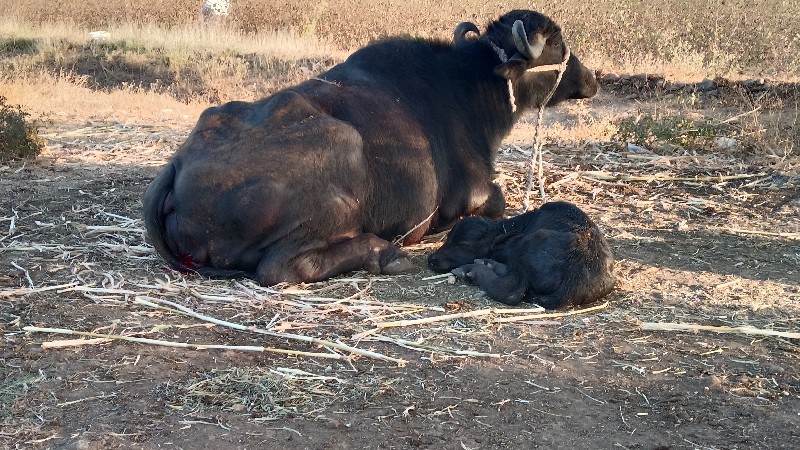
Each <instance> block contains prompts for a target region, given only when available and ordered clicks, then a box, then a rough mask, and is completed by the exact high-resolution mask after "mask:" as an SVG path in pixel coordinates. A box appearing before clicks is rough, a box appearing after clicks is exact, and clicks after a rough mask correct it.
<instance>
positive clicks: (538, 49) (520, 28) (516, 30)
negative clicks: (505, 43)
mask: <svg viewBox="0 0 800 450" xmlns="http://www.w3.org/2000/svg"><path fill="white" fill-rule="evenodd" d="M511 34H512V36H513V38H514V45H515V46H516V47H517V50H518V51H519V52H520V54H522V56H524V57H526V58H528V59H536V58H538V57H539V56H541V55H542V52H543V51H544V43H545V39H544V36H542V35H541V34H539V33H537V34H536V38H535V39H536V43H535V44H534V45H533V46H531V43H530V42H528V34H527V33H526V32H525V25H523V24H522V21H521V20H517V21H516V22H514V26H513V27H512V28H511Z"/></svg>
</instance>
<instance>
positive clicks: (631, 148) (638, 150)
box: [625, 142, 650, 153]
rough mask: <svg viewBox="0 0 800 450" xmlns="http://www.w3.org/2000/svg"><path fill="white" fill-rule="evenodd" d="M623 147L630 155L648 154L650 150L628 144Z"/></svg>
mask: <svg viewBox="0 0 800 450" xmlns="http://www.w3.org/2000/svg"><path fill="white" fill-rule="evenodd" d="M625 147H626V148H627V149H628V151H629V152H631V153H650V150H648V149H646V148H644V147H641V146H638V145H636V144H631V143H630V142H628V144H627V145H626V146H625Z"/></svg>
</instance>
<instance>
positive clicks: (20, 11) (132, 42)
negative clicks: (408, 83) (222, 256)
mask: <svg viewBox="0 0 800 450" xmlns="http://www.w3.org/2000/svg"><path fill="white" fill-rule="evenodd" d="M233 3H234V6H233V14H232V17H231V18H230V20H229V21H228V22H227V23H225V24H223V25H222V26H218V27H198V26H197V24H196V18H197V13H198V10H199V7H200V4H201V1H200V0H197V1H188V2H187V1H183V2H179V1H175V0H172V1H166V0H165V1H157V0H139V1H124V0H108V1H97V2H86V1H76V0H63V1H51V0H17V1H8V0H0V96H4V97H6V98H7V99H8V103H9V104H13V105H22V106H23V108H24V109H25V110H26V111H29V112H30V113H31V117H35V118H36V119H38V124H39V126H40V127H41V129H40V134H41V138H42V139H43V140H44V141H45V142H46V143H47V146H46V149H45V150H44V152H43V153H42V155H41V157H40V158H38V159H37V160H36V161H12V162H10V163H3V164H0V333H1V334H2V339H3V341H2V342H0V447H3V446H6V447H8V448H81V449H105V448H148V449H149V448H156V447H160V446H169V445H173V446H175V447H179V448H185V449H197V448H209V447H213V448H233V447H237V448H245V447H246V448H265V447H269V446H284V447H287V448H315V449H316V448H348V447H347V444H348V443H352V442H358V443H359V446H362V447H364V448H420V447H422V448H432V449H441V448H446V449H467V448H499V449H504V450H505V449H508V448H525V449H528V448H534V446H541V447H543V448H569V447H573V448H623V449H625V448H641V449H658V450H666V449H679V448H690V449H734V448H738V449H748V450H749V449H756V448H759V449H770V450H773V449H778V448H786V449H794V448H796V442H800V435H798V430H800V415H799V414H798V411H800V377H798V373H800V346H798V345H797V340H796V339H797V337H796V335H797V333H796V332H797V330H798V324H799V323H800V322H799V321H800V319H799V318H798V310H799V309H800V283H799V282H798V273H800V245H798V243H800V240H799V239H798V238H800V235H799V234H798V233H800V219H798V217H800V190H799V189H800V188H799V187H798V186H800V147H799V146H798V145H799V144H800V127H798V122H799V121H800V106H799V105H800V103H799V102H800V92H799V91H798V81H800V25H798V22H797V17H800V1H787V0H774V1H762V2H753V1H745V0H724V1H723V0H713V1H688V0H661V1H636V0H608V1H586V0H560V1H551V0H543V1H537V2H535V7H536V9H538V10H540V11H542V12H545V13H546V14H548V15H550V16H551V17H552V18H554V19H555V20H556V21H557V22H558V23H560V24H561V25H562V26H563V28H564V32H565V35H566V38H567V41H568V42H569V43H570V45H571V47H572V50H573V52H574V53H575V54H577V55H579V56H580V57H581V59H582V60H583V62H584V63H586V65H587V66H589V67H593V68H596V69H598V70H599V71H600V77H601V84H602V90H601V93H600V95H598V96H597V97H596V98H595V99H592V100H591V101H589V102H577V103H569V104H566V105H563V106H560V107H558V108H554V109H550V110H548V112H547V114H546V117H545V118H546V123H545V126H544V135H545V138H546V146H545V150H546V152H545V164H546V173H547V176H548V179H549V181H550V184H549V185H548V192H549V193H550V195H551V196H552V197H553V198H558V199H565V200H570V201H573V202H575V203H578V204H580V205H581V206H582V207H584V208H585V209H586V210H587V212H589V213H590V215H592V217H593V218H595V220H596V221H597V222H598V223H599V225H600V226H601V228H602V229H603V230H604V231H605V232H606V234H607V236H608V237H609V240H610V242H611V244H612V247H613V248H614V251H615V253H616V255H617V259H618V264H617V272H618V277H619V280H620V282H619V285H618V288H617V290H615V292H614V293H613V294H611V295H610V296H609V298H608V300H609V301H610V303H609V304H603V305H600V308H599V309H598V310H595V311H592V312H587V313H578V314H576V315H574V316H555V317H553V316H539V315H533V316H528V315H526V312H525V311H522V310H519V309H511V310H502V311H501V310H497V309H491V307H493V306H497V305H493V304H491V302H488V301H487V300H486V299H485V298H481V297H480V295H479V294H478V293H476V292H475V290H474V289H472V288H471V287H468V286H461V285H459V284H455V285H450V284H448V283H447V281H446V279H443V278H433V279H431V278H429V277H430V276H431V275H432V273H431V272H429V271H428V270H427V269H426V268H425V266H424V258H425V256H426V255H427V254H428V253H429V252H430V251H431V250H432V249H433V248H435V247H436V246H437V245H438V243H437V242H436V239H435V238H434V239H432V240H431V241H429V242H426V243H424V244H423V245H420V246H419V247H417V248H412V249H410V251H412V253H413V254H414V257H415V261H416V262H417V263H418V266H419V267H418V270H417V271H416V272H414V273H410V274H406V275H402V276H399V277H391V278H388V277H387V278H380V277H368V276H366V275H365V274H363V273H355V274H348V275H346V276H344V277H339V278H337V279H335V280H331V281H330V282H326V283H316V284H313V285H298V286H284V285H281V286H277V287H275V288H274V289H271V288H264V287H260V286H256V285H255V284H253V283H252V282H250V281H247V280H235V281H229V280H204V279H201V278H199V277H191V276H184V275H181V274H177V273H174V272H170V271H165V270H164V267H163V264H162V262H161V261H160V259H159V258H158V257H157V256H156V255H154V253H153V249H152V247H151V246H149V244H148V243H147V242H146V240H145V237H144V232H143V229H142V228H143V227H142V224H141V219H140V217H139V208H140V205H141V203H140V202H141V195H142V193H143V191H144V189H145V187H146V185H147V183H148V182H149V180H150V179H152V177H153V176H154V175H155V173H156V170H157V169H158V168H159V167H160V166H161V165H163V164H164V162H165V160H166V159H167V158H169V157H170V156H171V154H172V152H173V151H174V149H175V148H177V147H178V146H179V145H180V144H181V143H182V142H183V140H184V139H185V138H186V135H187V134H188V132H189V130H190V129H191V127H192V126H193V125H194V123H195V121H196V119H197V116H198V114H199V113H200V111H202V109H203V108H205V107H207V106H209V105H211V104H214V103H218V102H222V101H227V100H233V99H238V100H253V99H257V98H261V97H264V96H266V95H269V94H271V93H272V92H274V91H275V90H277V89H279V88H282V87H285V86H287V85H290V84H292V83H296V82H298V81H301V80H304V79H307V78H309V77H310V76H313V75H314V74H315V73H318V72H320V71H322V70H324V69H326V68H328V67H330V66H331V65H333V64H335V63H336V62H338V61H341V60H342V59H343V58H345V57H346V55H347V54H348V53H349V52H350V51H352V50H353V49H355V48H357V47H359V46H362V45H364V44H366V43H367V42H369V41H371V40H373V39H378V38H381V37H383V36H387V35H396V34H409V35H413V36H425V37H440V38H443V39H448V38H450V35H451V31H452V28H453V26H454V25H455V24H456V23H457V22H459V21H462V20H471V21H474V22H476V23H478V24H479V25H483V24H484V23H485V22H486V21H488V20H491V19H492V18H495V17H496V16H498V15H499V14H501V13H503V12H506V11H508V10H510V9H513V8H531V7H532V2H521V1H509V2H483V1H478V0H460V1H457V0H441V1H424V0H409V1H403V2H400V1H398V2H387V1H370V0H352V1H345V0H334V1H319V2H317V1H315V2H305V1H303V2H290V1H255V0H233ZM97 30H105V31H108V32H109V33H110V37H109V38H108V39H106V40H95V41H92V40H90V39H89V32H91V31H97ZM531 121H532V120H531V118H526V119H524V120H523V121H522V123H520V124H519V125H518V126H517V127H516V128H515V130H514V132H513V133H512V135H511V136H510V137H509V138H508V139H507V140H506V142H505V143H504V145H503V147H502V148H501V149H500V152H499V154H498V164H497V169H498V175H497V181H498V182H499V183H501V184H502V185H503V186H504V190H505V192H506V195H507V198H508V200H509V212H513V211H514V210H515V209H517V208H519V206H520V203H521V195H522V186H523V183H524V174H525V172H526V169H525V163H526V161H527V158H528V155H529V150H530V137H531V135H532V125H531ZM720 138H722V141H720ZM627 144H635V145H634V146H629V145H627ZM167 302H172V303H171V304H170V303H167ZM179 308H184V310H183V311H182V312H181V311H179V310H178V309H179ZM186 308H189V309H191V311H193V312H195V313H199V314H204V315H205V316H199V315H195V316H192V317H188V316H186V311H185V309H186ZM528 312H530V311H528ZM444 314H464V315H463V316H460V317H458V318H457V319H452V320H450V319H448V320H445V319H446V317H443V315H444ZM209 317H216V318H222V319H225V320H229V321H231V322H236V324H239V325H241V326H242V328H240V329H230V328H228V327H227V326H223V325H221V324H220V323H216V325H213V326H212V325H211V324H210V323H209V320H210V319H209ZM396 319H397V320H399V319H409V320H411V321H412V322H409V323H394V322H393V321H394V320H396ZM414 320H422V321H423V323H416V322H414ZM425 321H430V322H428V323H424V322H425ZM643 322H654V323H655V322H658V323H663V322H687V323H699V324H705V325H712V326H728V327H733V328H734V330H733V331H736V332H735V333H732V334H728V335H717V334H712V333H687V332H655V331H648V330H643V329H642V323H643ZM387 323H389V324H392V323H394V325H393V326H386V324H387ZM380 324H383V325H384V326H383V327H381V325H380ZM28 325H36V326H47V327H62V328H65V329H71V330H78V331H88V332H97V333H101V334H103V333H109V334H113V335H115V337H114V339H115V341H113V342H110V341H109V340H108V336H105V335H104V336H102V337H97V339H94V340H87V341H76V342H61V341H59V339H60V338H59V336H57V335H53V334H50V333H47V334H45V333H29V332H26V331H25V330H24V329H23V328H24V327H26V326H28ZM226 325H231V324H230V323H228V324H226ZM741 326H750V327H755V328H756V329H759V330H762V331H764V330H765V331H766V332H767V333H770V332H773V333H777V334H778V335H779V336H770V337H765V336H743V335H742V333H741V332H740V331H741V330H738V329H737V328H736V327H741ZM252 327H256V328H259V329H261V330H262V331H265V330H266V331H268V332H269V333H275V334H273V335H267V336H265V335H264V334H259V335H255V334H253V333H251V331H252ZM737 330H738V331H737ZM729 331H730V330H729ZM285 332H286V333H290V334H291V333H294V335H293V336H290V335H289V334H281V333H285ZM792 333H794V334H792ZM298 336H299V338H298ZM142 337H145V338H153V339H160V340H164V341H173V342H185V343H188V344H187V346H186V347H184V348H180V349H163V348H160V347H154V346H149V345H144V344H136V343H128V342H119V339H122V338H126V339H127V338H142ZM311 337H313V338H315V339H317V340H316V341H310V340H309V338H311ZM42 343H47V344H49V345H64V346H65V348H50V349H44V348H42V347H41V344H42ZM196 344H218V345H232V344H236V345H246V346H250V347H251V348H249V349H235V350H232V349H230V348H228V349H217V350H208V349H205V350H199V349H195V348H194V347H192V345H196ZM340 344H341V345H340ZM336 345H339V346H338V347H337V346H336ZM342 345H344V346H342ZM259 346H264V347H269V348H267V349H265V348H264V347H259ZM256 347H258V348H260V349H261V350H258V348H256ZM352 347H357V350H358V352H360V353H354V352H352V350H353V348H352ZM254 349H255V350H258V352H250V351H253V350H254ZM245 350H247V351H245ZM271 351H275V352H278V351H281V352H284V353H281V354H277V353H272V354H270V352H271ZM366 351H374V352H377V354H368V353H366ZM387 357H388V358H387ZM397 358H400V359H403V360H404V361H406V362H407V365H406V366H405V367H397V364H395V363H396V362H397ZM337 445H338V446H339V447H337Z"/></svg>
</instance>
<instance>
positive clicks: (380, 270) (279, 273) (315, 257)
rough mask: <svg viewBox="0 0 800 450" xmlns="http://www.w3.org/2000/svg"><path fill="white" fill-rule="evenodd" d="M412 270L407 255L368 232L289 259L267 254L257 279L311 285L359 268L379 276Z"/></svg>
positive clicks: (262, 282)
mask: <svg viewBox="0 0 800 450" xmlns="http://www.w3.org/2000/svg"><path fill="white" fill-rule="evenodd" d="M278 253H280V252H278ZM411 267H412V264H411V260H410V259H409V258H408V254H407V253H406V252H404V251H402V250H400V249H399V248H397V247H395V246H393V245H392V244H391V243H389V242H387V241H385V240H383V239H381V238H379V237H377V236H375V235H374V234H369V233H365V234H359V235H357V236H355V237H353V238H350V239H347V240H344V241H341V242H337V243H335V244H332V245H329V246H327V247H325V248H322V249H315V250H309V251H306V252H303V253H300V254H298V255H296V256H294V257H292V258H290V259H288V260H287V259H283V258H281V257H280V256H277V257H276V256H271V255H267V256H265V257H264V259H263V260H262V261H261V263H260V264H259V266H258V269H257V270H256V276H255V279H256V281H258V282H259V283H260V284H261V285H263V286H271V285H273V284H277V283H280V282H283V281H288V282H304V283H312V282H315V281H321V280H325V279H327V278H330V277H334V276H336V275H340V274H343V273H346V272H350V271H353V270H359V269H365V270H367V271H369V272H370V273H373V274H376V275H377V274H383V275H395V274H398V273H401V272H405V271H407V270H409V269H410V268H411Z"/></svg>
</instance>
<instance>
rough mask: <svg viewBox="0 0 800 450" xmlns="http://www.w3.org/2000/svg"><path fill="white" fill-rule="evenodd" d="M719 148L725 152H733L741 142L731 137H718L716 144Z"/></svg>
mask: <svg viewBox="0 0 800 450" xmlns="http://www.w3.org/2000/svg"><path fill="white" fill-rule="evenodd" d="M715 144H716V146H717V148H721V149H723V150H733V149H735V148H736V147H737V146H738V145H739V141H737V140H736V139H733V138H729V137H725V136H722V137H718V138H717V140H716V142H715Z"/></svg>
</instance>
